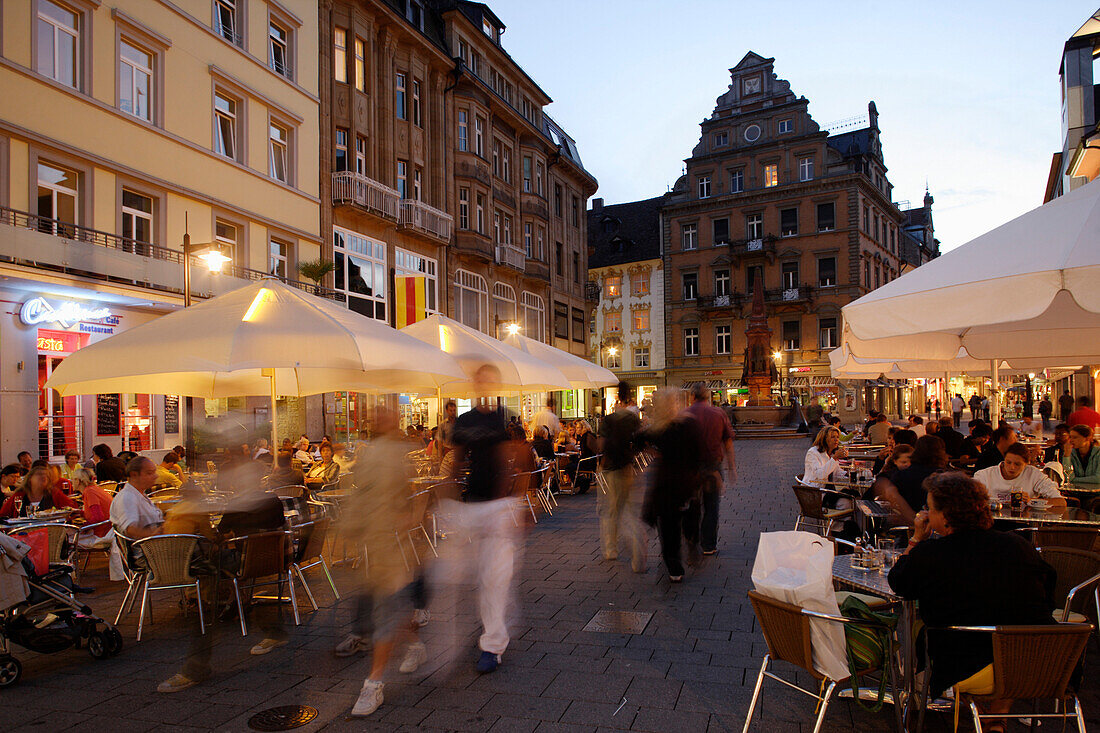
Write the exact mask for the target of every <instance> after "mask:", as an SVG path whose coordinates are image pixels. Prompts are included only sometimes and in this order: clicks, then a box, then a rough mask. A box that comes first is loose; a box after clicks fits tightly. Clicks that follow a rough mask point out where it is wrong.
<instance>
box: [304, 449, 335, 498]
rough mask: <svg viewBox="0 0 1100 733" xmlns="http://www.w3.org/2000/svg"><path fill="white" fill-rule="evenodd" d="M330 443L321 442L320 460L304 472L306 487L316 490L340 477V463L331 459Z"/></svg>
mask: <svg viewBox="0 0 1100 733" xmlns="http://www.w3.org/2000/svg"><path fill="white" fill-rule="evenodd" d="M332 457H333V451H332V443H321V460H319V461H317V462H316V463H314V464H313V465H312V466H310V469H309V471H308V472H307V473H306V487H307V488H309V489H312V490H313V491H317V490H318V489H320V488H322V487H324V486H325V485H327V484H332V483H336V481H337V479H339V478H340V464H338V463H337V462H336V461H334V460H332Z"/></svg>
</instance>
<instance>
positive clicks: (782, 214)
mask: <svg viewBox="0 0 1100 733" xmlns="http://www.w3.org/2000/svg"><path fill="white" fill-rule="evenodd" d="M779 231H780V233H782V235H783V236H784V237H793V236H794V235H796V234H798V209H780V210H779Z"/></svg>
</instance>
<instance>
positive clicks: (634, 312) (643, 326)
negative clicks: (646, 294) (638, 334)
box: [630, 306, 649, 331]
mask: <svg viewBox="0 0 1100 733" xmlns="http://www.w3.org/2000/svg"><path fill="white" fill-rule="evenodd" d="M630 313H631V316H632V318H631V320H632V321H633V322H634V324H633V325H634V330H635V331H648V330H649V306H641V307H638V308H632V309H631V310H630Z"/></svg>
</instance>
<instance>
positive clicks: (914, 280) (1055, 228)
mask: <svg viewBox="0 0 1100 733" xmlns="http://www.w3.org/2000/svg"><path fill="white" fill-rule="evenodd" d="M1098 282H1100V181H1093V182H1092V183H1090V184H1087V185H1085V186H1082V187H1081V188H1079V189H1077V190H1076V191H1072V192H1070V193H1068V194H1066V195H1064V196H1061V197H1059V198H1057V199H1054V200H1053V201H1051V202H1049V203H1047V204H1044V205H1043V206H1040V207H1039V208H1037V209H1034V210H1033V211H1030V212H1028V213H1026V214H1024V215H1022V216H1019V217H1017V218H1016V219H1013V220H1012V221H1010V222H1008V223H1007V224H1004V225H1002V226H999V227H997V228H996V229H993V230H992V231H990V232H987V233H986V234H983V235H982V236H980V237H978V238H977V239H974V240H971V241H970V242H968V243H966V244H964V245H962V246H960V247H958V248H956V249H954V250H952V251H950V252H948V253H946V254H944V255H943V256H942V257H939V258H937V259H935V260H932V261H931V262H929V263H927V264H924V265H921V266H920V267H918V268H916V269H915V270H913V271H912V272H909V273H906V274H905V275H903V276H902V277H900V278H898V279H897V280H894V281H892V282H890V283H887V284H886V285H884V286H882V287H880V288H877V289H876V290H874V291H872V292H870V293H868V294H867V295H865V296H863V297H862V298H859V299H858V300H856V301H853V302H852V303H849V304H848V305H846V306H845V307H844V309H843V318H844V338H843V343H844V344H845V345H847V346H848V347H849V349H850V350H851V353H853V354H855V355H856V356H858V357H859V358H874V359H885V360H895V359H954V358H955V357H956V356H957V355H958V353H959V349H960V348H965V349H966V353H968V354H969V355H970V356H971V357H973V358H975V359H979V360H991V359H1010V360H1011V359H1014V358H1025V357H1037V358H1042V359H1044V360H1045V361H1046V362H1047V363H1048V364H1066V363H1090V362H1095V361H1100V287H1097V283H1098Z"/></svg>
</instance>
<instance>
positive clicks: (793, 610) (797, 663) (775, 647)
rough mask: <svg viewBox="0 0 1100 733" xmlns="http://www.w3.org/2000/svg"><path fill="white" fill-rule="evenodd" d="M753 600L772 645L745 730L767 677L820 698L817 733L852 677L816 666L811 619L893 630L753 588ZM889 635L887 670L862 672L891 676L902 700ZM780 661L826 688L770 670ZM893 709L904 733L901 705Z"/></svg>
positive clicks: (894, 693)
mask: <svg viewBox="0 0 1100 733" xmlns="http://www.w3.org/2000/svg"><path fill="white" fill-rule="evenodd" d="M749 601H750V602H751V603H752V608H753V612H754V613H755V614H756V620H757V621H758V622H759V624H760V631H761V632H762V633H763V634H764V641H765V642H766V643H767V645H768V652H767V653H766V654H765V655H764V660H763V662H762V663H761V665H760V673H759V674H758V675H757V677H756V686H755V687H754V688H753V691H752V701H751V702H750V703H749V711H748V713H747V714H746V716H745V727H744V728H743V729H742V733H748V730H749V725H750V724H751V723H752V716H753V713H754V712H755V710H756V703H757V701H758V700H759V698H760V689H761V687H762V686H763V684H764V679H765V678H768V679H772V680H775V681H776V682H781V683H783V684H784V685H786V686H787V687H790V688H793V689H795V690H798V691H799V692H801V693H803V694H804V695H808V696H809V697H811V698H813V699H814V700H816V701H817V708H816V712H817V716H816V718H815V720H814V733H818V732H819V731H820V730H821V725H822V723H823V722H824V720H825V713H826V711H828V709H829V702H830V701H831V700H832V697H833V693H834V692H835V691H836V686H837V685H838V684H841V683H844V682H846V681H848V680H850V679H851V678H850V677H845V678H844V679H839V680H834V679H830V678H828V677H826V676H825V675H823V674H821V673H820V672H818V671H817V670H816V669H815V668H814V664H813V642H812V641H811V638H810V619H823V620H825V621H830V622H835V623H838V624H844V625H853V626H863V627H868V628H881V629H883V630H885V631H887V632H889V629H887V628H886V626H883V625H879V624H875V623H873V622H870V621H863V620H859V619H852V618H848V617H846V616H833V615H831V614H826V613H818V612H816V611H808V610H806V609H805V608H802V607H801V606H796V605H793V604H790V603H786V602H784V601H779V600H775V599H774V598H768V597H767V596H764V595H761V594H760V593H757V592H756V591H752V590H750V591H749ZM885 637H886V638H887V639H888V640H889V642H888V649H887V653H886V655H885V656H884V657H883V659H884V660H885V662H886V664H885V665H884V666H885V667H886V669H885V670H883V669H866V670H863V671H861V672H859V673H858V674H859V676H860V677H863V676H865V675H869V674H876V673H877V674H887V675H889V678H890V687H891V691H892V693H893V695H894V698H893V699H894V700H899V699H900V698H899V697H898V685H897V672H896V670H895V669H894V659H895V654H894V642H893V636H892V634H890V633H886V634H885ZM776 661H779V662H786V663H788V664H791V665H793V666H794V667H796V668H797V669H798V670H801V671H802V672H804V673H806V674H809V675H810V677H811V678H812V679H813V680H814V681H815V682H817V683H818V684H820V685H821V687H822V688H823V691H819V692H813V691H811V690H807V689H805V688H803V687H800V686H799V685H797V684H795V683H794V682H791V681H790V680H788V679H784V678H783V677H780V676H779V675H777V674H776V673H775V672H772V671H771V669H770V668H771V665H772V663H773V662H776ZM893 708H894V716H895V718H896V722H897V726H898V731H899V733H900V731H902V729H903V725H902V717H901V705H897V704H896V705H893Z"/></svg>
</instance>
